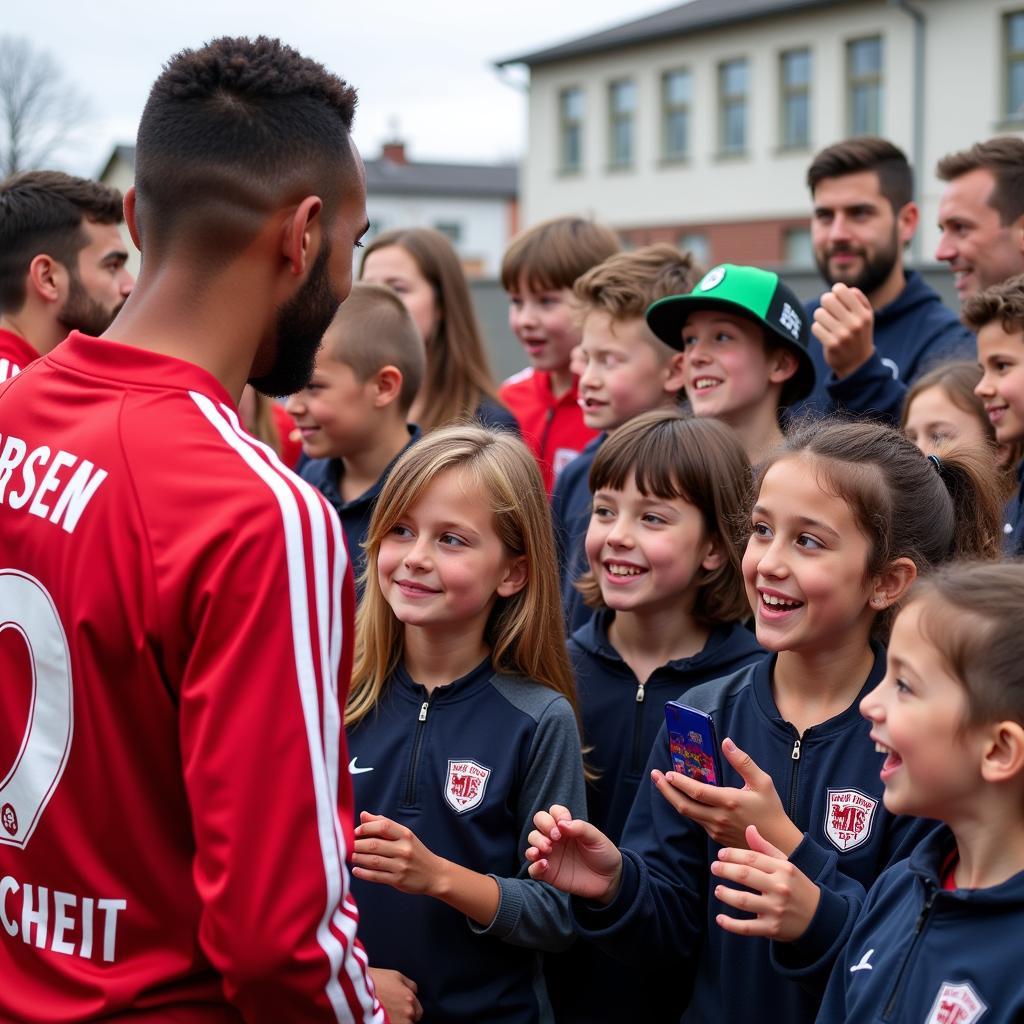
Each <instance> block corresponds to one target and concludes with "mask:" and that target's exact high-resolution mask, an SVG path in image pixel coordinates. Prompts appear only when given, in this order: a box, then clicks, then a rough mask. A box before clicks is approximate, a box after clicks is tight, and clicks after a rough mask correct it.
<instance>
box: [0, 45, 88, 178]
mask: <svg viewBox="0 0 1024 1024" xmlns="http://www.w3.org/2000/svg"><path fill="white" fill-rule="evenodd" d="M88 116H89V105H88V103H87V102H86V100H85V99H84V98H83V97H82V96H80V95H78V94H77V93H76V92H75V90H74V88H73V87H72V86H71V85H69V84H68V83H67V82H65V81H64V78H63V75H62V73H61V70H60V68H59V67H58V66H57V63H56V62H55V61H54V59H53V58H52V57H51V56H50V55H49V54H48V53H44V52H42V51H38V50H33V49H32V46H31V44H30V43H29V41H28V40H27V39H20V38H16V37H14V36H0V177H6V176H7V175H9V174H14V173H15V172H17V171H23V170H28V169H30V168H35V167H41V166H43V165H44V164H45V163H46V162H47V161H49V160H51V159H52V158H53V156H54V154H55V153H57V152H58V151H59V150H61V149H63V148H65V147H66V146H68V145H70V144H72V143H73V141H74V136H75V134H76V132H77V131H78V129H80V128H81V127H82V125H83V124H84V122H85V121H86V120H87V119H88Z"/></svg>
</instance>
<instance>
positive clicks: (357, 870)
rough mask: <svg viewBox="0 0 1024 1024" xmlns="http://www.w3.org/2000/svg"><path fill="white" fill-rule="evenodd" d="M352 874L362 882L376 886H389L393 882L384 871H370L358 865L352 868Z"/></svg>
mask: <svg viewBox="0 0 1024 1024" xmlns="http://www.w3.org/2000/svg"><path fill="white" fill-rule="evenodd" d="M352 874H353V875H355V876H356V878H360V879H362V880H363V881H364V882H376V883H377V884H378V885H391V883H392V881H393V878H392V876H391V875H390V874H389V873H388V872H386V871H371V870H370V869H369V868H363V867H359V866H358V865H356V866H354V867H353V868H352Z"/></svg>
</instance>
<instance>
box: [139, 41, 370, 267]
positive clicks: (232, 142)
mask: <svg viewBox="0 0 1024 1024" xmlns="http://www.w3.org/2000/svg"><path fill="white" fill-rule="evenodd" d="M355 106H356V94H355V90H354V89H353V88H352V87H351V86H349V85H347V84H346V83H345V82H343V81H341V79H339V78H337V77H336V76H334V75H332V74H331V73H330V72H328V71H327V70H326V69H325V68H324V67H323V65H321V64H318V63H316V61H313V60H310V59H309V58H308V57H303V56H302V54H300V53H298V52H297V51H296V50H293V49H292V48H291V47H289V46H285V45H284V44H283V43H282V42H280V40H277V39H268V38H266V37H265V36H260V37H259V38H258V39H255V40H250V39H247V38H244V37H243V38H229V37H224V38H221V39H215V40H213V41H212V42H210V43H207V44H206V46H204V47H203V48H202V49H199V50H182V51H181V53H179V54H177V55H175V56H174V57H172V58H171V60H170V61H169V62H168V64H167V65H166V67H165V68H164V71H163V73H162V74H161V75H160V77H159V78H158V79H157V80H156V82H155V83H154V84H153V88H152V90H151V91H150V94H149V99H148V100H147V102H146V107H145V109H144V110H143V112H142V120H141V121H140V123H139V134H138V142H137V145H136V150H135V184H136V191H137V195H138V199H137V224H138V228H139V234H140V236H141V240H142V244H143V246H148V245H155V246H158V247H160V246H164V245H166V244H167V243H168V242H170V241H175V242H177V241H180V240H183V239H184V240H187V241H188V243H189V244H190V245H191V247H192V248H193V249H195V250H196V252H197V255H199V256H200V257H201V256H202V255H203V254H204V253H205V254H207V255H209V256H210V257H211V258H212V259H224V258H226V257H229V256H230V255H231V254H233V253H234V252H237V251H238V250H240V249H241V248H243V247H244V246H245V245H247V244H248V243H249V242H250V241H251V240H252V238H253V237H255V235H256V233H257V231H258V230H259V228H260V226H261V224H262V222H263V220H264V218H265V217H266V216H267V214H269V213H270V212H272V211H273V210H274V209H276V208H277V207H279V206H280V205H282V204H284V203H286V202H288V201H289V200H292V199H294V198H296V197H301V196H302V195H303V194H316V195H319V196H320V197H321V198H322V199H323V201H324V210H325V215H326V216H327V217H328V218H330V217H332V216H333V210H334V207H335V205H336V203H337V201H338V200H339V198H340V195H341V190H342V188H343V187H344V186H345V184H346V183H347V182H348V181H350V180H351V177H352V175H353V174H354V173H355V157H354V151H353V149H352V147H351V143H350V141H349V132H350V131H351V128H352V118H353V115H354V113H355Z"/></svg>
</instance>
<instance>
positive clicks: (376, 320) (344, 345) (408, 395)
mask: <svg viewBox="0 0 1024 1024" xmlns="http://www.w3.org/2000/svg"><path fill="white" fill-rule="evenodd" d="M324 350H325V351H326V353H327V355H328V356H329V357H330V358H331V359H335V360H337V361H338V362H339V363H345V364H346V365H347V366H350V367H351V368H352V372H353V373H354V374H355V375H356V378H357V380H358V381H359V382H360V383H361V384H365V383H366V382H367V381H368V380H369V379H370V378H371V377H372V376H373V375H374V374H375V373H377V372H378V371H379V370H381V369H382V368H383V367H385V366H395V367H397V368H398V370H399V371H400V372H401V374H402V387H401V390H400V391H399V393H398V409H399V411H400V412H402V413H408V411H409V409H410V408H411V407H412V403H413V401H414V400H415V398H416V395H417V394H418V392H419V390H420V385H421V384H422V383H423V374H424V373H425V372H426V354H425V352H424V349H423V339H422V338H421V337H420V332H419V331H418V330H417V329H416V324H415V323H414V322H413V319H412V316H411V315H410V314H409V311H408V310H407V309H406V308H405V305H404V304H403V302H402V300H401V299H400V298H399V297H398V295H397V294H396V293H395V292H394V291H393V290H392V289H390V288H388V287H387V286H386V285H382V284H370V283H369V282H367V281H357V282H356V283H355V284H353V285H352V291H351V293H350V294H349V297H348V298H347V299H346V300H345V301H344V302H343V303H342V304H341V305H340V306H339V307H338V312H337V313H335V314H334V319H333V320H332V321H331V324H330V326H329V327H328V328H327V331H326V332H325V334H324Z"/></svg>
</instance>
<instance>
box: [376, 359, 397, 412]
mask: <svg viewBox="0 0 1024 1024" xmlns="http://www.w3.org/2000/svg"><path fill="white" fill-rule="evenodd" d="M373 387H374V394H373V407H374V408H375V409H383V408H384V406H386V405H390V404H391V403H392V402H393V401H394V400H395V399H396V398H397V397H398V396H399V394H400V393H401V391H402V371H401V370H400V369H399V368H398V367H397V366H392V365H391V364H390V363H389V364H388V365H387V366H382V367H381V368H380V369H379V370H378V371H377V373H376V374H375V376H374V378H373Z"/></svg>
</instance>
